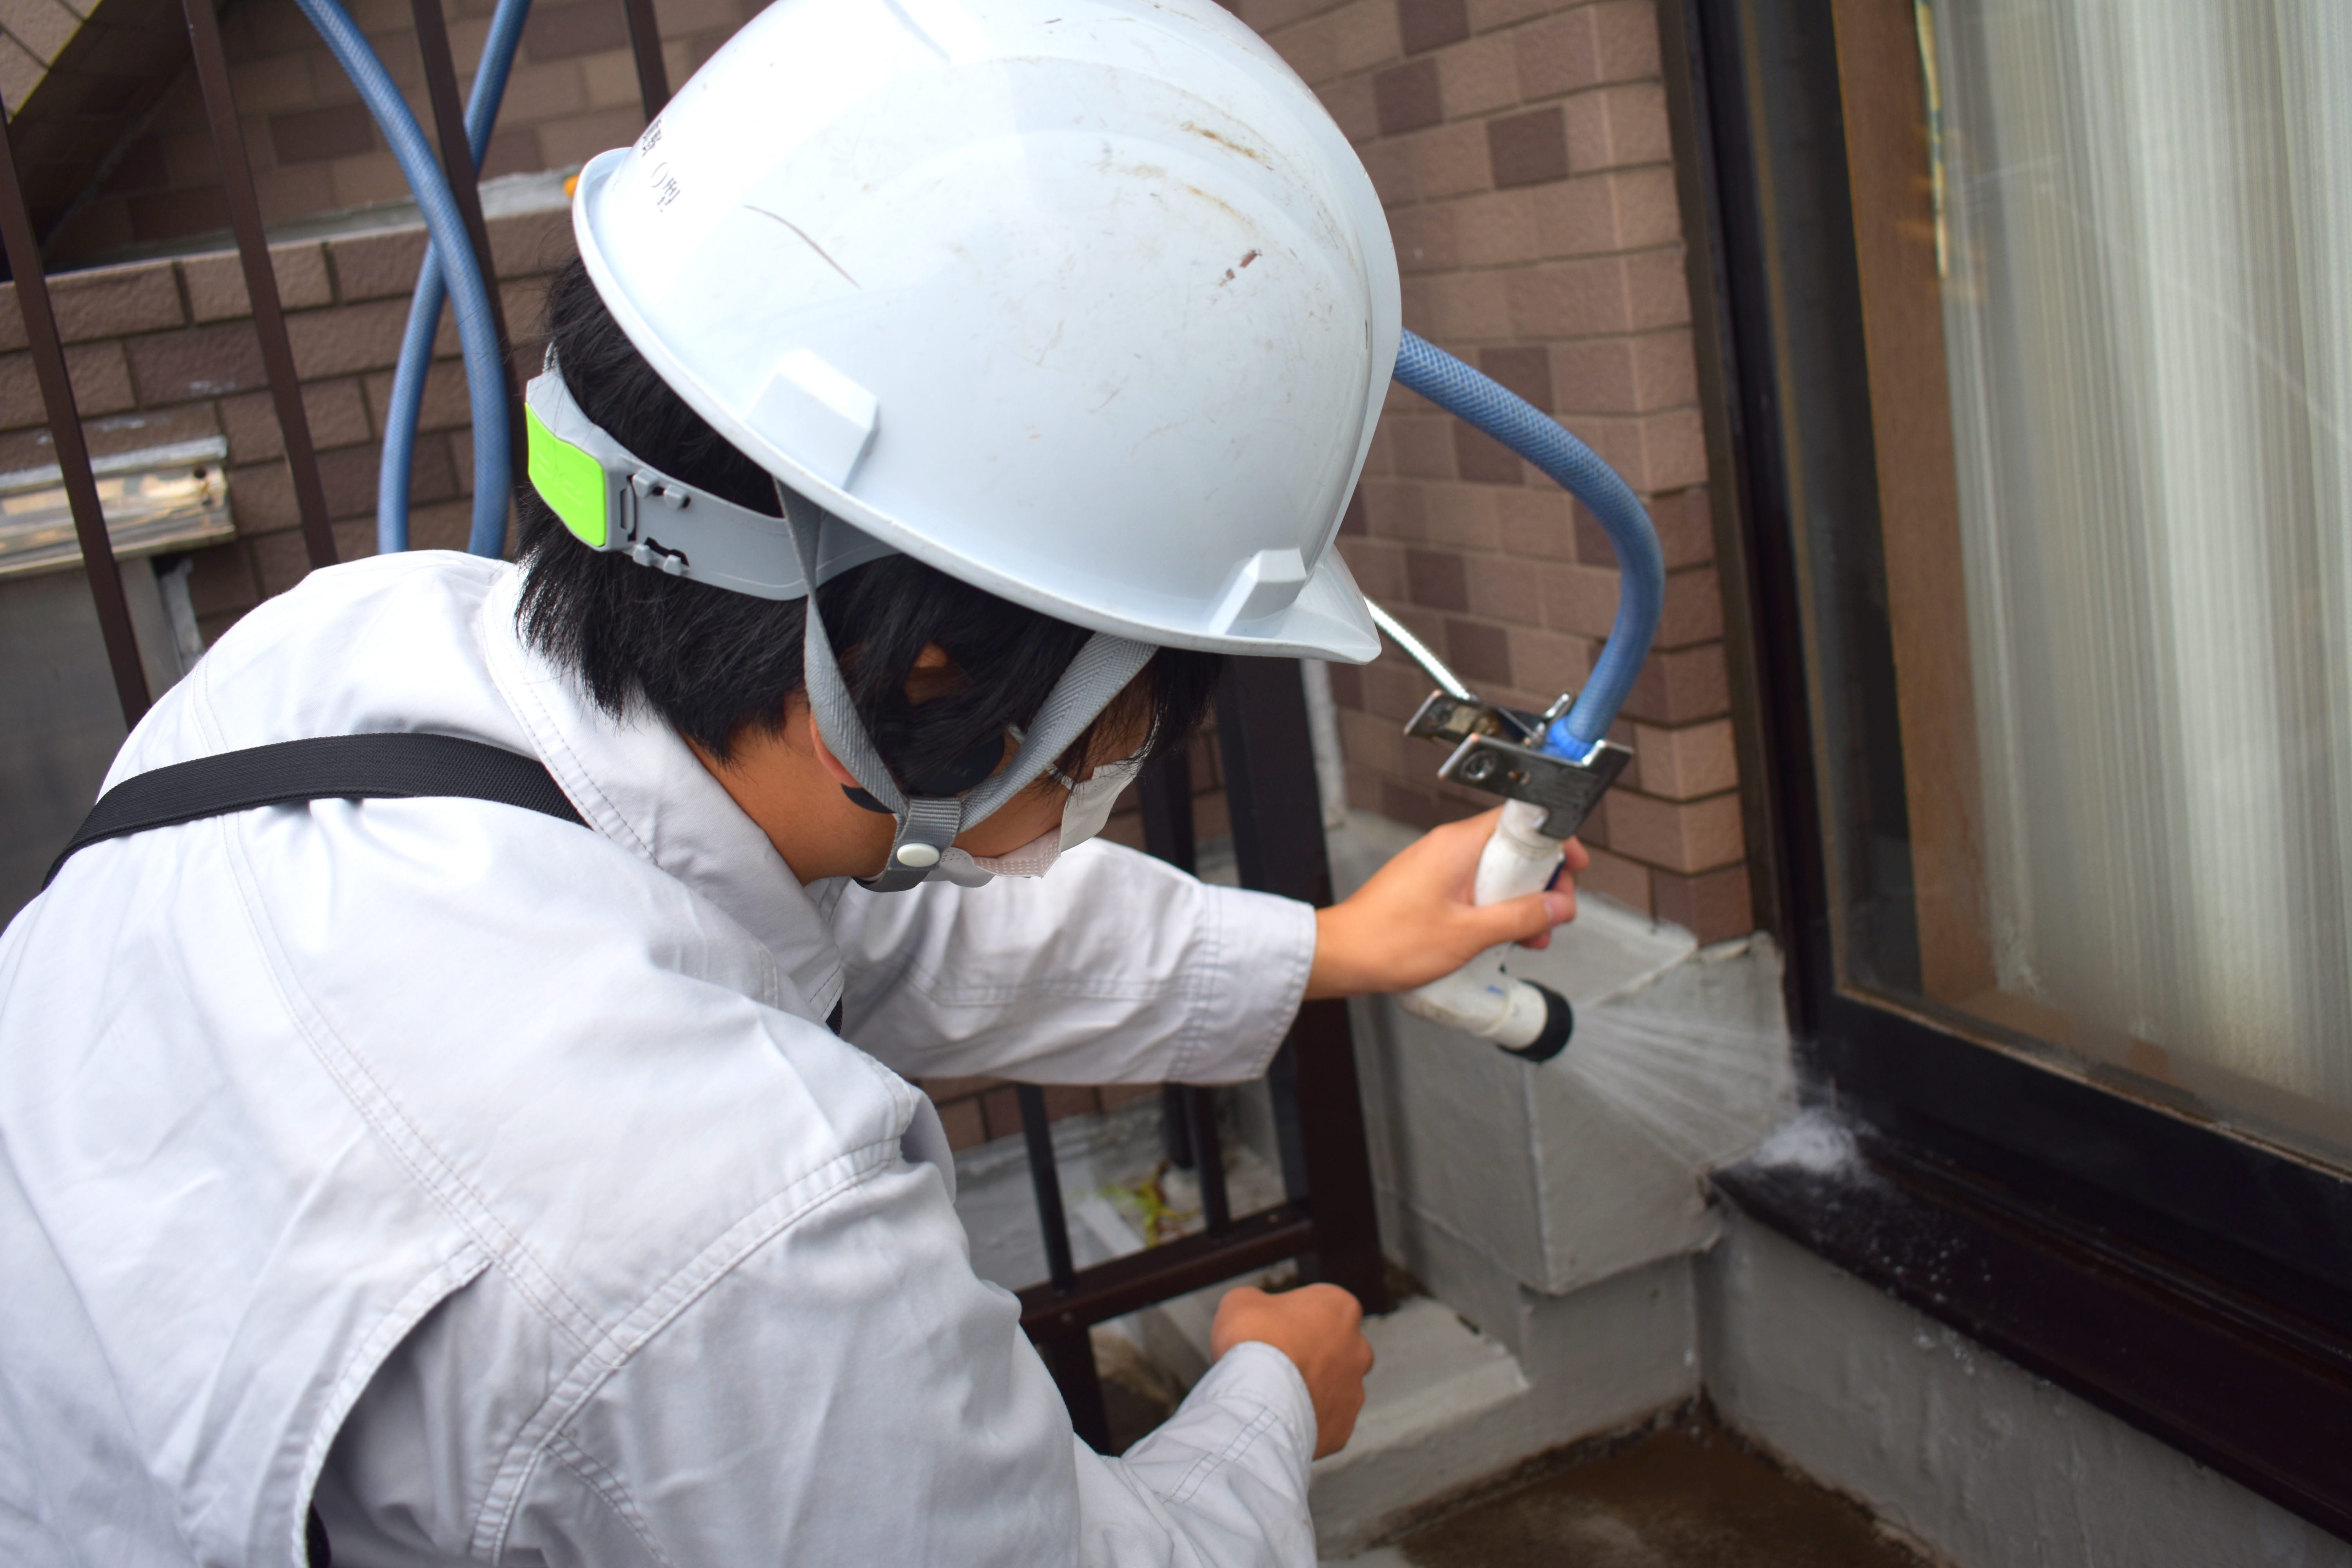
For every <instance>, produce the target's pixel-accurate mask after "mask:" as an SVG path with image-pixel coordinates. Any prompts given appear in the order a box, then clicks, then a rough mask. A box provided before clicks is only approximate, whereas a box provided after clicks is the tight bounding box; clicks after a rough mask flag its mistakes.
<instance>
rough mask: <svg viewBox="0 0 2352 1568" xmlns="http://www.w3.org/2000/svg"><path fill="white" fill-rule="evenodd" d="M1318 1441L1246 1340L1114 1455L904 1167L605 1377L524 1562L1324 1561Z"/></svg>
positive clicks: (1233, 1564) (566, 1439)
mask: <svg viewBox="0 0 2352 1568" xmlns="http://www.w3.org/2000/svg"><path fill="white" fill-rule="evenodd" d="M1314 1445H1315V1416H1314V1410H1313V1406H1312V1405H1311V1404H1310V1403H1309V1402H1308V1399H1307V1390H1306V1385H1305V1383H1304V1382H1303V1381H1302V1380H1301V1378H1300V1377H1299V1375H1298V1373H1297V1369H1296V1368H1295V1367H1293V1366H1292V1364H1291V1363H1290V1362H1289V1360H1288V1359H1287V1358H1286V1357H1285V1356H1284V1355H1283V1354H1282V1353H1281V1352H1278V1351H1276V1350H1273V1349H1271V1348H1270V1347H1267V1346H1264V1345H1245V1346H1242V1347H1239V1348H1237V1349H1236V1350H1234V1352H1231V1353H1229V1354H1228V1355H1227V1356H1226V1357H1225V1358H1224V1359H1223V1361H1221V1362H1219V1363H1217V1365H1216V1366H1215V1367H1213V1369H1212V1370H1211V1372H1210V1374H1209V1376H1208V1377H1207V1378H1205V1379H1204V1380H1203V1381H1202V1383H1201V1384H1200V1385H1199V1386H1198V1387H1197V1388H1195V1389H1194V1390H1193V1392H1192V1395H1191V1397H1190V1398H1188V1399H1187V1400H1186V1401H1185V1403H1184V1405H1182V1407H1181V1409H1179V1410H1178V1412H1177V1413H1176V1414H1175V1415H1173V1416H1172V1417H1171V1419H1170V1420H1169V1421H1168V1422H1167V1424H1166V1425H1164V1426H1162V1427H1161V1428H1160V1430H1159V1431H1158V1432H1157V1433H1156V1434H1154V1435H1153V1436H1150V1437H1149V1438H1148V1439H1146V1440H1145V1441H1144V1442H1143V1443H1141V1444H1139V1445H1138V1446H1137V1447H1136V1448H1135V1449H1134V1450H1132V1451H1131V1453H1130V1456H1129V1458H1125V1459H1119V1458H1105V1457H1102V1456H1099V1455H1097V1454H1095V1453H1094V1452H1092V1451H1091V1450H1090V1449H1088V1448H1087V1447H1086V1446H1085V1445H1084V1444H1083V1443H1081V1442H1079V1441H1077V1439H1076V1437H1075V1436H1073V1434H1072V1432H1071V1430H1070V1422H1069V1418H1068V1416H1067V1415H1066V1413H1065V1412H1064V1410H1063V1407H1062V1402H1061V1398H1060V1395H1059V1394H1058V1393H1057V1392H1056V1391H1055V1386H1054V1383H1053V1380H1052V1378H1051V1377H1050V1376H1049V1375H1048V1374H1047V1373H1046V1371H1045V1365H1044V1363H1042V1362H1040V1361H1039V1359H1038V1357H1037V1354H1036V1352H1034V1350H1033V1349H1031V1347H1030V1345H1029V1343H1028V1341H1027V1340H1026V1339H1025V1338H1024V1336H1023V1334H1022V1332H1021V1329H1020V1324H1019V1308H1018V1306H1017V1304H1016V1303H1015V1301H1014V1300H1013V1297H1012V1296H1011V1295H1010V1294H1009V1293H1007V1292H1006V1291H1004V1290H1002V1289H998V1288H997V1287H995V1286H992V1285H988V1284H985V1283H983V1282H982V1281H981V1280H980V1279H976V1278H975V1277H974V1276H973V1274H972V1272H971V1266H970V1263H969V1262H968V1260H967V1257H966V1253H965V1245H964V1238H963V1232H962V1228H961V1226H960V1225H959V1224H958V1223H957V1220H956V1216H955V1214H954V1211H953V1210H952V1209H951V1208H950V1205H949V1203H948V1199H947V1194H946V1191H945V1189H944V1187H943V1185H942V1184H941V1182H940V1177H939V1174H938V1173H937V1172H936V1171H935V1170H933V1169H932V1168H931V1167H929V1166H928V1165H914V1166H908V1165H905V1164H893V1165H891V1166H888V1167H885V1168H884V1169H882V1170H881V1171H879V1172H878V1173H877V1174H875V1175H874V1176H872V1177H870V1178H868V1179H866V1181H864V1182H862V1183H860V1184H857V1185H856V1186H854V1187H852V1188H850V1189H848V1190H847V1191H845V1192H844V1193H842V1194H838V1195H837V1196H835V1198H833V1199H831V1200H829V1201H828V1202H827V1203H825V1204H824V1205H823V1206H822V1207H820V1208H819V1209H818V1210H817V1211H815V1212H813V1213H811V1214H809V1215H804V1216H803V1218H802V1219H800V1220H799V1221H797V1222H795V1223H794V1224H793V1225H792V1226H788V1227H787V1228H786V1229H785V1230H784V1231H783V1232H782V1233H781V1234H779V1235H778V1236H776V1237H772V1239H770V1240H769V1241H768V1242H767V1243H765V1244H764V1245H763V1246H762V1247H760V1248H759V1249H757V1250H756V1251H754V1252H753V1253H751V1255H750V1256H748V1257H747V1258H745V1259H744V1260H743V1261H742V1262H741V1263H740V1265H739V1266H738V1267H737V1268H734V1269H733V1270H731V1271H730V1272H729V1273H728V1274H727V1275H726V1276H724V1277H723V1278H722V1279H720V1280H719V1282H718V1283H717V1284H716V1285H715V1286H714V1287H713V1288H712V1289H709V1290H708V1291H706V1292H705V1293H703V1294H702V1295H701V1296H700V1297H698V1299H697V1300H694V1301H693V1302H692V1303H691V1304H690V1305H688V1307H686V1308H685V1310H682V1311H681V1312H680V1313H679V1314H678V1315H677V1317H676V1318H675V1319H674V1320H673V1321H671V1322H669V1323H668V1324H667V1326H665V1327H664V1328H663V1329H662V1330H661V1331H660V1332H658V1333H656V1335H654V1336H653V1337H652V1338H651V1339H650V1340H649V1341H647V1342H646V1343H645V1344H644V1345H642V1346H641V1347H640V1348H639V1349H638V1350H637V1351H636V1352H635V1353H634V1354H633V1355H631V1356H630V1357H629V1359H628V1360H627V1361H626V1362H625V1363H623V1364H622V1365H621V1366H620V1367H619V1368H618V1369H617V1370H616V1371H614V1373H613V1375H612V1376H611V1377H610V1378H609V1379H607V1380H605V1381H604V1384H602V1386H601V1387H600V1388H599V1389H597V1391H596V1392H595V1393H594V1394H593V1396H592V1397H590V1398H589V1399H588V1400H587V1401H586V1402H585V1403H584V1404H583V1405H582V1406H581V1408H580V1410H579V1412H578V1414H576V1415H574V1416H572V1418H571V1419H570V1420H568V1421H566V1422H565V1423H564V1424H563V1426H562V1429H561V1430H560V1431H559V1432H558V1433H557V1434H556V1435H555V1437H554V1439H553V1440H552V1441H551V1443H549V1444H548V1445H547V1447H546V1448H545V1450H544V1455H543V1458H542V1459H541V1462H540V1463H539V1464H538V1465H537V1466H536V1467H535V1468H533V1470H532V1472H531V1474H532V1479H531V1480H530V1482H529V1484H528V1489H527V1493H526V1495H525V1497H524V1498H523V1499H522V1500H521V1502H520V1508H519V1509H518V1510H517V1513H516V1515H515V1519H514V1524H513V1527H512V1531H511V1533H510V1534H509V1536H508V1539H507V1542H506V1553H507V1555H508V1556H509V1557H510V1558H518V1559H520V1560H523V1561H543V1562H546V1563H551V1564H566V1563H581V1564H586V1563H604V1562H629V1561H640V1560H641V1561H645V1562H647V1563H668V1564H679V1565H683V1564H688V1563H747V1564H748V1563H939V1564H950V1563H972V1564H982V1563H1003V1564H1006V1565H1008V1568H1014V1565H1017V1568H1038V1565H1044V1564H1054V1563H1085V1564H1099V1565H1104V1568H1127V1565H1130V1564H1132V1565H1140V1564H1145V1563H1150V1564H1164V1565H1171V1568H1174V1565H1185V1568H1240V1565H1242V1564H1265V1565H1268V1568H1274V1565H1282V1568H1309V1565H1311V1564H1312V1563H1314V1561H1315V1551H1314V1534H1313V1527H1312V1524H1311V1521H1309V1518H1308V1515H1307V1466H1308V1460H1309V1457H1310V1456H1311V1454H1312V1453H1313V1450H1314ZM534 1553H536V1554H537V1555H536V1556H534V1555H533V1554H534Z"/></svg>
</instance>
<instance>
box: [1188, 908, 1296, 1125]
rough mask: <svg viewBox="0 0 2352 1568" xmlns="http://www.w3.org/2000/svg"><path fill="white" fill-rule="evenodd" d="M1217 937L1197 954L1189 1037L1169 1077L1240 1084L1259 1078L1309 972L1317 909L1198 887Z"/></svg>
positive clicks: (1287, 1028)
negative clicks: (1198, 965) (1199, 961)
mask: <svg viewBox="0 0 2352 1568" xmlns="http://www.w3.org/2000/svg"><path fill="white" fill-rule="evenodd" d="M1202 892H1203V893H1205V894H1206V895H1208V898H1209V915H1210V919H1209V921H1207V922H1205V923H1206V924H1207V925H1208V927H1209V929H1210V930H1211V931H1213V932H1214V933H1215V939H1214V942H1213V946H1212V948H1211V951H1210V952H1205V953H1203V954H1202V963H1203V973H1202V974H1201V975H1199V976H1198V977H1197V980H1198V982H1199V983H1201V988H1200V991H1199V993H1198V995H1199V998H1200V1000H1199V1002H1198V1003H1197V1005H1195V1007H1194V1010H1193V1023H1192V1030H1191V1035H1192V1038H1191V1040H1190V1041H1189V1042H1188V1044H1187V1048H1186V1049H1185V1050H1184V1052H1183V1053H1182V1055H1181V1058H1180V1059H1179V1065H1178V1068H1177V1070H1176V1071H1174V1072H1173V1073H1171V1075H1170V1076H1171V1078H1172V1079H1176V1080H1177V1081H1180V1082H1183V1083H1246V1082H1248V1081H1249V1080H1251V1079H1256V1078H1263V1077H1265V1070H1266V1068H1267V1067H1268V1066H1269V1065H1270V1064H1271V1063H1272V1062H1273V1060H1274V1053H1275V1052H1276V1051H1277V1050H1279V1049H1281V1048H1282V1042H1283V1040H1284V1039H1285V1038H1286V1037H1287V1036H1288V1035H1289V1033H1290V1024H1291V1020H1292V1019H1294V1018H1296V1017H1297V1016H1298V1005H1299V1004H1300V1003H1301V1002H1302V1001H1304V1000H1305V999H1306V996H1307V972H1308V971H1309V970H1311V969H1312V968H1314V966H1315V909H1314V906H1313V905H1311V904H1304V903H1301V902H1299V901H1298V900H1297V899H1285V898H1280V897H1277V896H1276V895H1275V894H1272V893H1253V892H1250V891H1248V890H1246V889H1240V888H1221V887H1216V886H1213V885H1206V884H1204V885H1203V886H1202Z"/></svg>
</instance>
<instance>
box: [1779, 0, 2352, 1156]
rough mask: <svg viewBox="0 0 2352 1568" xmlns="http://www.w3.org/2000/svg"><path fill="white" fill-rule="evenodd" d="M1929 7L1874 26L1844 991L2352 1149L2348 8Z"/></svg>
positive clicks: (2143, 1088) (2297, 1140)
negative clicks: (1889, 83)
mask: <svg viewBox="0 0 2352 1568" xmlns="http://www.w3.org/2000/svg"><path fill="white" fill-rule="evenodd" d="M1848 9H1849V10H1852V9H1853V8H1852V7H1849V8H1848ZM1916 23H1917V26H1916V30H1915V31H1914V32H1913V34H1912V36H1911V37H1909V38H1908V39H1906V40H1905V42H1906V44H1907V45H1908V50H1907V53H1908V56H1909V58H1906V59H1904V60H1900V61H1895V60H1889V59H1886V58H1878V59H1867V58H1860V57H1859V56H1857V55H1856V54H1855V53H1854V47H1856V46H1855V41H1854V40H1849V39H1847V38H1845V37H1841V41H1840V55H1841V73H1842V77H1843V80H1844V83H1845V98H1846V109H1847V135H1848V146H1849V158H1850V162H1851V163H1852V164H1853V174H1854V181H1853V191H1854V224H1855V235H1856V244H1857V251H1858V254H1859V256H1860V258H1861V282H1862V290H1863V295H1864V325H1865V332H1866V336H1867V337H1868V339H1869V357H1870V369H1871V382H1872V390H1871V399H1872V405H1873V427H1874V433H1875V436H1876V438H1877V440H1878V451H1877V454H1876V460H1877V465H1878V468H1879V471H1880V474H1881V480H1880V495H1879V500H1880V518H1879V521H1878V530H1879V535H1880V537H1878V538H1876V539H1874V540H1873V541H1871V542H1870V545H1871V550H1870V551H1865V552H1863V553H1864V554H1865V555H1867V554H1869V553H1871V552H1872V551H1875V552H1881V553H1882V555H1883V563H1882V564H1880V565H1879V566H1878V567H1877V568H1876V569H1877V570H1879V571H1881V572H1883V574H1884V575H1883V582H1882V583H1881V584H1880V586H1881V588H1882V589H1883V607H1881V606H1874V608H1873V609H1872V610H1871V611H1870V612H1869V613H1867V614H1860V615H1856V614H1845V613H1840V612H1838V611H1837V610H1836V609H1835V608H1834V607H1833V606H1825V605H1824V603H1823V602H1822V601H1820V600H1816V602H1815V604H1814V614H1815V615H1816V616H1820V617H1822V621H1823V625H1822V628H1821V629H1822V630H1824V631H1826V633H1827V637H1826V638H1825V639H1824V640H1825V641H1826V642H1827V643H1828V644H1829V645H1831V646H1832V647H1833V648H1834V649H1835V650H1836V651H1835V653H1834V655H1833V657H1832V658H1831V660H1830V662H1829V664H1828V665H1827V666H1825V668H1834V667H1836V666H1837V664H1838V661H1839V659H1841V658H1842V659H1843V662H1844V665H1845V667H1846V668H1850V669H1852V670H1854V671H1857V672H1859V673H1857V674H1855V675H1854V676H1853V677H1852V678H1851V679H1845V680H1843V681H1842V682H1839V683H1837V684H1834V685H1832V686H1828V687H1826V688H1825V689H1822V691H1821V692H1820V693H1819V696H1818V698H1817V700H1818V701H1819V702H1820V703H1821V705H1822V707H1823V708H1824V709H1826V710H1827V712H1826V715H1825V716H1826V718H1827V720H1828V723H1827V725H1826V726H1825V732H1826V733H1827V735H1828V740H1827V742H1826V745H1827V748H1828V749H1827V752H1826V753H1825V754H1826V757H1827V758H1828V759H1830V761H1829V762H1828V764H1827V767H1826V772H1827V773H1830V774H1831V775H1833V776H1832V779H1831V783H1832V787H1831V788H1830V789H1829V790H1828V791H1827V792H1825V799H1826V800H1828V801H1829V802H1830V803H1831V804H1830V806H1829V809H1830V810H1831V813H1832V818H1833V820H1832V824H1831V826H1832V837H1833V840H1834V841H1835V845H1836V855H1837V862H1838V865H1839V867H1840V872H1841V878H1840V888H1841V914H1842V919H1841V925H1840V933H1839V934H1840V952H1841V961H1842V965H1843V973H1844V976H1845V979H1846V982H1847V984H1850V985H1853V986H1856V987H1859V988H1861V989H1864V990H1865V991H1872V992H1876V993H1878V994H1882V995H1886V996H1889V997H1892V998H1895V999H1897V1000H1899V1001H1901V1002H1903V1003H1904V1004H1906V1005H1913V1006H1920V1007H1923V1008H1924V1009H1925V1010H1926V1011H1928V1012H1929V1013H1931V1014H1933V1015H1936V1016H1940V1017H1941V1018H1942V1019H1943V1020H1944V1021H1947V1022H1951V1023H1958V1024H1959V1025H1960V1026H1964V1027H1967V1028H1969V1029H1971V1030H1972V1031H1974V1032H1977V1033H1979V1034H1983V1035H1985V1036H1987V1037H1989V1038H1992V1039H1995V1040H1998V1041H2000V1042H2003V1043H2006V1044H2009V1045H2011V1046H2017V1047H2022V1048H2026V1049H2032V1050H2039V1051H2042V1052H2045V1053H2047V1054H2049V1055H2051V1056H2052V1057H2053V1058H2057V1059H2062V1060H2064V1061H2067V1062H2070V1063H2072V1064H2074V1065H2075V1066H2076V1067H2078V1068H2082V1069H2084V1070H2087V1071H2089V1072H2091V1073H2092V1074H2093V1075H2094V1076H2097V1077H2101V1078H2103V1079H2106V1080H2107V1081H2110V1082H2112V1083H2114V1084H2115V1085H2116V1086H2117V1087H2119V1088H2122V1089H2126V1091H2128V1092H2134V1093H2138V1094H2142V1095H2146V1096H2148V1097H2152V1098H2156V1099H2158V1100H2165V1101H2168V1102H2169V1103H2172V1104H2174V1105H2177V1106H2179V1108H2181V1109H2183V1110H2187V1111H2189V1112H2190V1113H2191V1114H2195V1115H2200V1116H2208V1117H2211V1118H2213V1119H2215V1120H2217V1121H2221V1122H2224V1123H2226V1124H2230V1125H2233V1126H2236V1127H2239V1128H2242V1129H2243V1130H2245V1131H2250V1132H2252V1133H2254V1134H2256V1135H2258V1136H2261V1137H2263V1138H2265V1139H2269V1140H2273V1141H2276V1142H2284V1143H2287V1144H2290V1145H2293V1146H2295V1147H2298V1148H2300V1149H2303V1150H2305V1151H2306V1152H2314V1153H2317V1154H2319V1155H2321V1156H2323V1157H2325V1158H2326V1159H2328V1160H2330V1161H2332V1162H2334V1163H2352V98H2347V95H2346V94H2345V93H2344V91H2343V90H2342V89H2343V84H2344V83H2345V82H2347V80H2352V5H2346V4H2345V3H2344V0H1932V3H1931V0H1919V4H1918V5H1917V6H1916ZM1897 66H1899V67H1900V68H1902V69H1903V71H1904V73H1905V79H1906V84H1907V83H1909V82H1916V88H1912V87H1909V86H1907V85H1906V89H1905V90H1904V91H1903V92H1901V93H1896V94H1895V95H1894V97H1895V100H1899V101H1897V102H1895V103H1894V104H1893V105H1892V106H1890V103H1889V102H1888V94H1887V93H1886V92H1885V91H1884V90H1881V89H1878V88H1876V87H1872V86H1870V85H1868V84H1869V82H1870V81H1871V80H1872V78H1870V77H1869V76H1867V75H1866V74H1864V73H1867V72H1871V71H1878V72H1885V71H1886V70H1888V69H1891V68H1895V67H1897ZM1906 114H1907V115H1908V116H1909V118H1910V120H1911V121H1912V123H1911V125H1910V126H1908V127H1906V126H1905V125H1903V124H1902V123H1900V121H1901V120H1902V119H1903V117H1904V116H1905V115H1906ZM1849 543H1850V542H1849ZM1815 548H1816V550H1819V549H1820V548H1821V546H1820V545H1818V544H1817V545H1816V546H1815ZM1817 574H1818V569H1817ZM1840 602H1841V603H1843V601H1840ZM1825 607H1826V608H1827V613H1826V614H1824V610H1825ZM1880 616H1883V619H1880V618H1879V617H1880ZM1874 660H1883V661H1884V668H1883V670H1882V669H1881V668H1878V667H1877V665H1876V664H1875V663H1874ZM1889 686H1891V691H1890V690H1885V688H1886V687H1889ZM1874 692H1875V693H1876V695H1874ZM1890 755H1899V757H1900V759H1901V766H1900V774H1901V777H1900V781H1899V783H1896V782H1893V781H1891V780H1888V779H1885V778H1884V777H1879V776H1874V775H1879V774H1884V773H1885V772H1886V771H1887V767H1886V759H1887V758H1888V757H1889V756H1890ZM1836 759H1843V762H1840V761H1837V760H1836Z"/></svg>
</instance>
